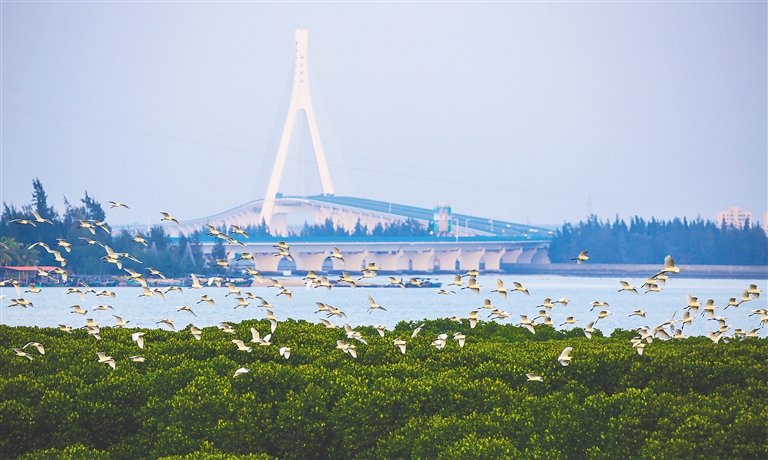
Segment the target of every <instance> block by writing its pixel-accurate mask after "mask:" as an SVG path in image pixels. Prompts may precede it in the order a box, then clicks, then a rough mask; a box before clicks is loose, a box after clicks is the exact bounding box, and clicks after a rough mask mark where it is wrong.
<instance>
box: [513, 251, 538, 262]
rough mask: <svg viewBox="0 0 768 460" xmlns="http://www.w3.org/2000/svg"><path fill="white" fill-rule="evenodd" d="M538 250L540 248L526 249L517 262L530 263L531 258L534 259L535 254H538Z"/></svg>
mask: <svg viewBox="0 0 768 460" xmlns="http://www.w3.org/2000/svg"><path fill="white" fill-rule="evenodd" d="M537 251H538V249H536V248H533V249H526V250H524V251H523V253H522V254H520V256H519V257H518V258H517V262H516V263H518V264H529V263H531V259H533V256H534V255H535V254H536V252H537Z"/></svg>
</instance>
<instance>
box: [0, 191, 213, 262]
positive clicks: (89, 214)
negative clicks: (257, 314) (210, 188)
mask: <svg viewBox="0 0 768 460" xmlns="http://www.w3.org/2000/svg"><path fill="white" fill-rule="evenodd" d="M32 187H33V192H32V202H31V203H30V204H29V205H25V206H22V207H21V209H19V208H16V206H14V205H13V204H11V205H9V204H7V203H5V202H4V203H3V212H2V215H0V234H1V235H2V236H1V237H0V242H2V243H3V244H2V245H1V247H0V265H4V266H7V265H55V266H59V263H58V262H55V261H54V256H53V255H52V254H51V253H49V252H48V251H47V250H45V249H44V248H42V247H40V246H37V247H33V248H31V249H30V246H31V245H33V244H34V243H37V242H43V243H45V244H47V245H48V246H49V247H50V248H51V249H52V250H56V251H59V252H60V253H61V255H62V257H64V258H65V259H66V260H67V265H66V266H65V267H64V268H65V269H66V270H67V271H69V272H72V273H78V274H88V275H119V274H125V272H124V271H122V270H119V269H118V268H117V266H116V265H115V264H110V263H104V262H103V261H102V260H101V259H102V257H103V256H104V255H105V254H106V252H105V249H104V247H103V246H109V247H110V248H112V249H113V250H114V251H115V252H126V253H129V254H131V255H132V256H133V257H135V258H136V259H138V260H140V261H141V262H142V263H141V264H139V263H136V262H134V261H132V260H130V259H127V258H126V259H122V261H123V264H124V267H127V268H132V269H134V270H137V271H143V270H145V268H146V267H153V268H156V269H157V270H160V271H161V272H163V273H164V274H165V275H166V276H168V277H182V276H185V275H187V274H189V273H193V272H194V273H208V272H211V271H215V269H214V268H213V265H212V260H210V258H206V257H204V256H203V251H202V246H201V245H200V232H196V233H194V234H193V235H190V236H189V237H188V236H185V235H182V236H181V237H180V238H178V239H177V240H171V238H170V237H169V236H168V235H167V234H166V233H165V231H164V230H163V229H162V227H160V226H154V227H152V228H150V229H149V231H147V232H137V234H138V235H139V236H141V237H143V238H144V239H145V240H146V241H147V245H146V246H145V245H143V244H141V243H138V242H136V241H134V236H135V234H131V233H128V232H127V231H125V230H122V231H120V232H117V233H114V232H113V231H112V228H111V226H110V225H109V223H107V222H106V215H105V213H104V208H103V207H102V205H101V203H100V202H99V201H98V200H96V199H95V198H93V197H91V196H89V195H88V192H86V193H85V197H83V198H82V199H81V200H80V203H79V204H73V203H70V202H69V201H68V200H67V199H66V198H65V199H64V206H65V210H64V213H63V214H61V215H60V214H59V213H58V212H57V211H56V210H55V209H54V208H53V206H50V205H49V204H48V195H47V194H46V192H45V190H44V188H43V185H42V183H41V182H40V180H39V179H35V180H34V181H33V182H32ZM34 213H36V214H37V215H38V216H39V217H40V219H42V220H43V221H42V222H41V221H36V219H37V218H36V216H35V214H34ZM19 219H21V220H28V221H32V222H35V225H32V224H20V223H19V222H18V220H19ZM81 221H87V222H89V223H95V222H98V223H99V224H101V225H96V226H95V227H94V231H95V233H91V232H90V231H88V230H85V229H83V228H81V227H80V222H81ZM59 239H63V240H65V241H66V242H67V243H69V244H71V245H72V246H71V248H70V251H66V249H65V248H64V247H63V246H59V245H58V240H59Z"/></svg>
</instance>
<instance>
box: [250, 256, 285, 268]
mask: <svg viewBox="0 0 768 460" xmlns="http://www.w3.org/2000/svg"><path fill="white" fill-rule="evenodd" d="M280 259H282V257H275V255H274V253H270V254H253V260H254V261H255V262H256V268H257V269H259V270H261V271H263V272H276V271H277V264H278V263H280Z"/></svg>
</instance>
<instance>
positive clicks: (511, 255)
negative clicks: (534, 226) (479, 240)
mask: <svg viewBox="0 0 768 460" xmlns="http://www.w3.org/2000/svg"><path fill="white" fill-rule="evenodd" d="M522 253H523V248H515V249H513V250H511V251H507V252H506V253H505V254H504V255H503V256H501V261H502V262H504V263H505V264H516V263H517V259H518V258H519V257H520V254H522Z"/></svg>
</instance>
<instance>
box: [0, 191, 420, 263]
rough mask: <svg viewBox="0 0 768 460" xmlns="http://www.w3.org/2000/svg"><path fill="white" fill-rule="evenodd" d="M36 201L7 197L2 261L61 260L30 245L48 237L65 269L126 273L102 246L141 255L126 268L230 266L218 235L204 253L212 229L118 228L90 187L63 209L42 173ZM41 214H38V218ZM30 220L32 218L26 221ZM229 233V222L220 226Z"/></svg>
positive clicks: (250, 229) (412, 228)
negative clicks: (175, 234) (223, 262)
mask: <svg viewBox="0 0 768 460" xmlns="http://www.w3.org/2000/svg"><path fill="white" fill-rule="evenodd" d="M32 188H33V191H32V202H31V203H30V204H28V205H24V206H22V207H21V208H17V207H16V206H14V205H13V204H10V205H9V204H7V203H5V202H3V211H2V215H0V235H2V236H0V243H2V244H0V265H2V266H8V265H18V266H32V265H57V266H58V262H55V261H54V255H52V254H51V253H49V252H48V251H47V250H45V249H44V248H42V247H41V246H36V247H32V248H30V246H32V245H33V244H34V243H37V242H43V243H45V244H46V245H48V246H49V247H50V248H51V249H52V250H56V251H59V252H60V253H61V254H62V256H63V257H64V258H65V259H66V260H67V265H66V267H65V269H66V270H68V271H70V272H72V273H77V274H87V275H124V274H125V272H124V271H122V270H120V269H118V268H117V266H116V265H115V264H111V263H104V262H103V260H102V257H103V256H104V255H105V250H104V248H103V246H109V247H110V248H112V249H113V250H114V251H115V252H118V253H120V252H123V253H128V254H130V255H132V256H133V257H135V258H136V259H138V260H140V261H141V264H139V263H137V262H134V261H132V260H131V259H127V258H126V259H122V262H123V265H124V266H125V267H126V268H131V269H133V270H137V271H141V270H144V269H145V268H146V267H153V268H155V269H157V270H159V271H161V272H163V273H164V274H165V275H166V276H168V277H183V276H186V275H188V274H189V273H200V274H223V273H224V272H225V270H224V269H223V268H222V267H220V266H217V265H216V264H215V261H216V260H220V259H225V258H226V257H227V254H228V251H229V249H228V247H227V246H226V245H225V244H224V242H223V241H222V240H221V239H218V240H217V241H216V243H215V245H214V247H213V249H212V252H211V253H210V254H207V255H204V254H203V249H202V245H201V242H200V240H201V237H202V236H203V235H205V234H206V233H208V231H207V229H200V230H198V231H196V232H194V233H192V234H191V235H181V236H180V237H179V238H174V239H171V238H170V237H169V236H168V234H167V233H165V231H164V230H163V228H162V227H161V226H159V225H156V226H153V227H151V228H149V229H148V230H147V231H137V232H134V233H129V232H127V231H126V230H121V231H119V232H113V231H112V227H111V226H110V225H109V223H108V222H107V221H106V214H105V212H104V208H103V207H102V205H101V203H100V202H99V201H98V200H96V199H95V198H94V197H92V196H90V195H88V192H85V196H84V197H83V198H82V199H80V201H79V203H74V204H73V203H70V202H69V201H68V200H67V199H66V197H65V199H64V206H65V209H64V213H63V214H59V213H58V212H57V211H56V209H54V208H53V206H51V205H49V204H48V195H47V194H46V192H45V189H44V188H43V184H42V183H41V182H40V180H39V179H34V180H33V181H32ZM38 217H39V219H38ZM20 221H29V222H33V223H34V225H33V224H23V223H20ZM81 221H86V222H88V223H91V224H93V225H95V226H94V231H95V233H91V232H90V231H88V230H85V229H83V228H82V227H81V226H80V223H81ZM429 228H430V227H429V226H424V225H421V224H420V223H419V222H418V221H417V220H415V219H407V220H404V221H398V222H393V223H391V224H389V225H382V224H381V223H379V224H377V225H376V226H375V227H373V228H372V229H369V228H368V227H366V226H365V225H362V224H361V222H360V221H359V220H358V222H357V225H356V226H355V227H354V228H353V229H351V230H349V231H347V230H345V229H344V228H343V227H336V226H335V225H334V223H333V221H332V220H331V219H327V220H326V221H325V222H324V223H323V224H322V225H318V224H315V225H309V224H306V223H305V224H304V227H303V228H302V229H301V231H300V232H299V233H298V234H294V233H292V234H291V235H289V236H294V237H295V236H300V237H364V236H374V237H387V236H423V235H429V234H430V233H429ZM217 230H219V231H221V232H223V233H225V234H227V233H229V231H230V229H228V228H219V229H217ZM243 230H244V231H245V232H246V233H247V234H248V236H249V238H255V239H258V238H273V237H272V235H271V234H270V231H269V227H268V226H267V225H266V224H265V223H263V222H262V224H261V225H257V226H247V227H245V228H243ZM137 235H138V236H139V237H141V238H142V239H144V240H145V241H146V242H147V244H146V245H144V244H142V243H139V242H136V241H135V240H134V237H135V236H137ZM59 239H62V240H64V241H66V242H67V243H69V244H71V248H70V251H66V249H65V248H64V247H63V246H59V245H58V240H59Z"/></svg>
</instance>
